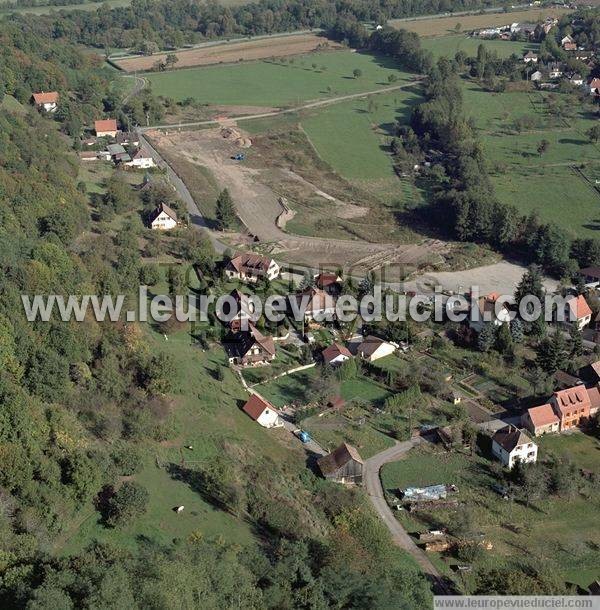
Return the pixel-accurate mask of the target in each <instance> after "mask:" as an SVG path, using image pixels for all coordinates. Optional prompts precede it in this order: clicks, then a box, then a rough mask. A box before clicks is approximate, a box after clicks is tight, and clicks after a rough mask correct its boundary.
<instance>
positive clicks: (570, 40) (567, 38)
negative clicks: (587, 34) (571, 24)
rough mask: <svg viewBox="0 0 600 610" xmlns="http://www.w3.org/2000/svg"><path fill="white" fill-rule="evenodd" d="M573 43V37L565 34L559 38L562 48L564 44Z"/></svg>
mask: <svg viewBox="0 0 600 610" xmlns="http://www.w3.org/2000/svg"><path fill="white" fill-rule="evenodd" d="M574 43H575V39H574V38H572V37H571V36H569V35H567V36H565V37H564V38H562V39H561V41H560V46H561V47H562V48H563V49H564V48H565V45H566V44H574Z"/></svg>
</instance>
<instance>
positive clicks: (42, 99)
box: [32, 91, 58, 112]
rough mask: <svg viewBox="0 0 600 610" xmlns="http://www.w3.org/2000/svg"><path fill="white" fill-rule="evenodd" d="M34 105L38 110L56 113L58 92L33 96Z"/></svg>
mask: <svg viewBox="0 0 600 610" xmlns="http://www.w3.org/2000/svg"><path fill="white" fill-rule="evenodd" d="M32 97H33V103H34V104H35V107H36V108H37V109H38V110H43V111H44V112H56V110H57V108H58V92H56V91H47V92H44V91H42V92H40V93H34V94H33V96H32Z"/></svg>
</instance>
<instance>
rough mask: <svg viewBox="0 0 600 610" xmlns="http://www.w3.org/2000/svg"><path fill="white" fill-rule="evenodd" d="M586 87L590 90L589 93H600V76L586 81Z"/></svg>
mask: <svg viewBox="0 0 600 610" xmlns="http://www.w3.org/2000/svg"><path fill="white" fill-rule="evenodd" d="M588 87H589V90H590V95H599V94H600V78H592V79H590V81H589V82H588Z"/></svg>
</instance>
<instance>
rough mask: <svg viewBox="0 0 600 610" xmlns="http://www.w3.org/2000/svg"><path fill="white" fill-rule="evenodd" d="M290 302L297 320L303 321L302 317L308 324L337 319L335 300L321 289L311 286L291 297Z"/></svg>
mask: <svg viewBox="0 0 600 610" xmlns="http://www.w3.org/2000/svg"><path fill="white" fill-rule="evenodd" d="M289 301H290V308H291V310H292V315H293V316H294V318H295V319H296V320H301V319H302V316H304V320H305V321H306V322H310V321H312V320H315V321H317V322H325V321H330V320H334V319H335V315H336V309H335V298H334V297H332V296H331V295H330V294H328V293H327V292H325V291H324V290H321V289H320V288H315V287H314V286H309V287H308V288H306V289H304V290H303V291H301V292H299V293H297V294H292V295H290V296H289Z"/></svg>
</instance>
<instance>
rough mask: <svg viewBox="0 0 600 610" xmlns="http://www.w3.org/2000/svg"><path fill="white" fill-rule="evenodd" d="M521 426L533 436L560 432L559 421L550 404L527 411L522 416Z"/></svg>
mask: <svg viewBox="0 0 600 610" xmlns="http://www.w3.org/2000/svg"><path fill="white" fill-rule="evenodd" d="M521 425H522V426H523V427H524V428H527V430H529V432H531V433H532V434H533V435H534V436H541V435H542V434H549V433H552V432H559V431H560V419H559V418H558V416H557V415H556V413H555V412H554V409H553V408H552V405H551V404H545V405H540V406H539V407H532V408H531V409H527V411H525V413H524V414H523V417H522V421H521Z"/></svg>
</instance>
